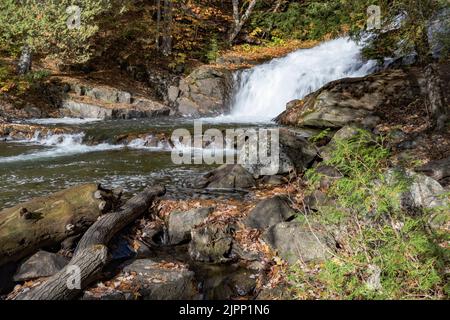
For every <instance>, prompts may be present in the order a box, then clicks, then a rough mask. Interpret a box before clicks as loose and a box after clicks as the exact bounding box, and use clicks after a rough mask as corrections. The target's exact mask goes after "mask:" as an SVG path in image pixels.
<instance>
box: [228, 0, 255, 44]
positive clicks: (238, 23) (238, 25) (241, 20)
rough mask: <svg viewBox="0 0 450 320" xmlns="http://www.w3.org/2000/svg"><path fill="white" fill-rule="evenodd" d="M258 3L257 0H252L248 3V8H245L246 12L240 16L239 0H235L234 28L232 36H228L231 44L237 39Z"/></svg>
mask: <svg viewBox="0 0 450 320" xmlns="http://www.w3.org/2000/svg"><path fill="white" fill-rule="evenodd" d="M255 5H256V0H251V1H250V3H249V4H248V7H247V10H245V13H244V14H243V15H242V16H240V14H239V0H233V23H234V26H233V30H232V31H231V33H230V36H229V38H228V41H229V44H230V45H232V44H233V42H234V40H235V39H236V37H237V35H238V34H239V32H241V29H242V27H243V26H244V24H245V23H246V22H247V20H248V18H249V17H250V15H251V14H252V12H253V9H254V7H255Z"/></svg>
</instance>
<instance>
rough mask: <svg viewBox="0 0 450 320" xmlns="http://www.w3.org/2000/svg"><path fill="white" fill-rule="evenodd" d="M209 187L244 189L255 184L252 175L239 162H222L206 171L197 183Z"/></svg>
mask: <svg viewBox="0 0 450 320" xmlns="http://www.w3.org/2000/svg"><path fill="white" fill-rule="evenodd" d="M198 185H199V187H202V188H209V189H246V188H251V187H254V186H255V185H256V180H255V178H254V177H253V175H252V174H251V173H250V172H248V171H247V170H246V169H245V168H244V167H242V166H241V165H239V164H235V165H233V164H230V165H227V164H224V165H222V166H220V167H219V168H217V169H215V170H213V171H211V172H209V173H207V174H206V175H205V176H204V177H203V178H202V180H201V181H200V182H199V183H198Z"/></svg>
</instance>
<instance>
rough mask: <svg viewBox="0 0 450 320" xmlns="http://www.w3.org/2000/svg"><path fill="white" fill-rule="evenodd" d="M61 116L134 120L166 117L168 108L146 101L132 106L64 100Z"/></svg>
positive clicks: (143, 100) (137, 101) (138, 101)
mask: <svg viewBox="0 0 450 320" xmlns="http://www.w3.org/2000/svg"><path fill="white" fill-rule="evenodd" d="M60 111H61V115H62V116H70V117H80V118H96V119H103V120H108V119H134V118H153V117H160V116H167V115H169V114H170V108H168V107H166V106H164V105H163V104H160V103H158V102H155V101H151V100H148V99H139V100H136V101H135V102H134V103H133V104H130V105H126V104H117V105H116V104H110V105H108V104H104V103H101V102H95V103H93V102H92V101H88V102H85V101H83V100H79V99H66V100H64V101H63V102H62V109H61V110H60Z"/></svg>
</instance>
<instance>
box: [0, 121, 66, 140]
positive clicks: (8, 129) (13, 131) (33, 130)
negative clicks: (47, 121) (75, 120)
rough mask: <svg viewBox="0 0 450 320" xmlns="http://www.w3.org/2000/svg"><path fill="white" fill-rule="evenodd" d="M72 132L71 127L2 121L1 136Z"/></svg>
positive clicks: (12, 136) (23, 136) (31, 136)
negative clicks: (52, 126) (51, 126)
mask: <svg viewBox="0 0 450 320" xmlns="http://www.w3.org/2000/svg"><path fill="white" fill-rule="evenodd" d="M72 132H73V131H72V130H71V129H69V128H48V127H45V126H40V125H31V124H30V125H28V124H19V123H9V122H7V123H0V137H2V138H11V139H17V140H19V139H31V138H33V137H45V136H48V135H53V134H64V133H72Z"/></svg>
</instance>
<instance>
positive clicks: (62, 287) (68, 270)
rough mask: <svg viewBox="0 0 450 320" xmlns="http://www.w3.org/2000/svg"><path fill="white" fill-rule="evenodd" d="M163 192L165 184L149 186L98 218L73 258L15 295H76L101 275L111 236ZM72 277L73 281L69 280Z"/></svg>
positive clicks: (55, 297)
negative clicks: (34, 284)
mask: <svg viewBox="0 0 450 320" xmlns="http://www.w3.org/2000/svg"><path fill="white" fill-rule="evenodd" d="M164 193H165V188H164V187H161V186H155V187H151V188H150V187H149V188H147V189H145V190H144V191H143V192H141V193H139V194H137V195H136V196H134V197H133V198H131V199H130V200H129V201H127V203H126V204H125V205H124V206H123V207H122V209H121V210H120V211H118V212H115V213H110V214H108V215H105V216H103V217H102V218H101V219H99V220H97V222H95V223H94V224H93V225H92V226H91V227H90V228H89V229H88V231H87V232H86V233H85V234H84V235H83V237H82V239H81V240H80V242H79V243H78V246H77V249H76V250H75V254H74V256H73V258H72V259H71V260H70V262H69V264H68V265H67V266H66V267H65V268H64V269H62V270H60V271H59V272H58V273H56V274H55V275H53V276H52V277H50V278H49V279H47V280H46V281H45V282H44V283H42V284H41V285H39V286H37V287H36V288H33V289H31V290H30V291H28V292H25V293H22V294H19V295H18V296H17V297H15V299H16V300H68V299H73V298H75V297H77V296H78V295H79V294H80V293H81V291H82V290H83V289H84V288H86V287H87V286H88V285H89V284H91V283H92V282H93V281H95V280H97V279H98V278H99V277H100V276H101V271H102V269H103V267H104V266H105V265H106V263H107V254H108V248H107V247H106V246H107V244H108V242H109V241H110V240H111V238H113V237H114V236H115V235H116V234H117V233H118V232H119V231H121V230H122V229H123V228H124V227H126V226H127V225H129V224H130V223H132V222H133V221H135V220H136V219H137V218H138V217H139V216H140V215H142V214H144V213H145V212H146V211H147V210H148V209H149V207H150V206H151V204H152V202H153V201H154V200H155V199H156V197H158V196H161V195H163V194H164ZM73 270H75V274H74V273H73ZM74 275H75V276H77V278H74ZM74 279H75V280H76V281H74V282H71V281H73V280H74ZM74 284H75V285H74Z"/></svg>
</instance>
